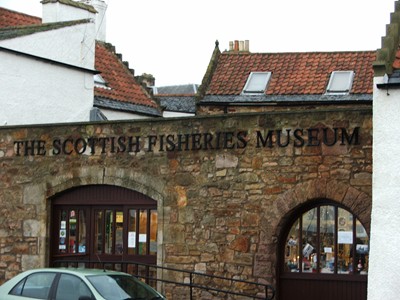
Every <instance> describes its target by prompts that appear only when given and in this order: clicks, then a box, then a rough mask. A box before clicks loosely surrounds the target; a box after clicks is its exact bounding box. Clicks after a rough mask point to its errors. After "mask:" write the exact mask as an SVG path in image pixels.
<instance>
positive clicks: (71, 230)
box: [68, 210, 77, 253]
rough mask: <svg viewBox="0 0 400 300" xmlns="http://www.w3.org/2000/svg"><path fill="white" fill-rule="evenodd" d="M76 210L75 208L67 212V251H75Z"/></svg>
mask: <svg viewBox="0 0 400 300" xmlns="http://www.w3.org/2000/svg"><path fill="white" fill-rule="evenodd" d="M76 219H77V218H76V212H75V210H71V211H70V212H69V220H68V224H69V226H68V245H69V251H68V252H69V253H75V252H76V225H77V224H76V223H77V222H76Z"/></svg>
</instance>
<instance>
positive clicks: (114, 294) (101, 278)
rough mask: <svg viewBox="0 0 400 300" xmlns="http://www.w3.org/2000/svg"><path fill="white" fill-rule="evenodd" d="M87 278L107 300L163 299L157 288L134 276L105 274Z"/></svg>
mask: <svg viewBox="0 0 400 300" xmlns="http://www.w3.org/2000/svg"><path fill="white" fill-rule="evenodd" d="M87 278H88V280H89V281H90V282H91V284H92V285H93V286H94V288H95V289H96V290H97V291H98V292H99V294H100V295H101V296H102V297H103V298H104V299H107V300H132V299H141V300H142V299H143V300H153V299H154V300H156V299H163V298H162V297H161V296H160V294H158V293H157V292H156V291H155V290H153V289H152V288H151V287H149V286H147V285H146V284H144V283H142V282H141V281H139V280H137V279H136V278H134V277H133V276H127V275H107V274H104V275H96V276H88V277H87Z"/></svg>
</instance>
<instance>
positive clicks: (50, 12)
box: [42, 2, 95, 23]
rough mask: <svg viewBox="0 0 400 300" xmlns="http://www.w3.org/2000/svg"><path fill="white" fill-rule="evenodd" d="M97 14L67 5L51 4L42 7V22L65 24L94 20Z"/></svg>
mask: <svg viewBox="0 0 400 300" xmlns="http://www.w3.org/2000/svg"><path fill="white" fill-rule="evenodd" d="M94 18H95V14H94V13H91V12H90V11H88V10H86V9H82V8H79V7H75V6H71V5H65V4H62V3H60V2H54V3H52V2H50V3H46V4H43V5H42V22H43V23H52V22H64V21H72V20H82V19H94Z"/></svg>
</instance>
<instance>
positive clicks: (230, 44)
mask: <svg viewBox="0 0 400 300" xmlns="http://www.w3.org/2000/svg"><path fill="white" fill-rule="evenodd" d="M229 51H233V41H230V42H229Z"/></svg>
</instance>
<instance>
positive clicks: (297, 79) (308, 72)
mask: <svg viewBox="0 0 400 300" xmlns="http://www.w3.org/2000/svg"><path fill="white" fill-rule="evenodd" d="M375 58H376V52H375V51H357V52H304V53H248V52H244V53H237V52H236V53H231V52H224V53H222V54H221V55H220V57H219V61H218V64H217V67H216V69H215V71H214V74H213V76H212V79H211V82H210V84H209V86H208V89H207V91H206V94H207V95H239V94H240V93H241V92H242V90H243V87H244V85H245V84H246V80H247V78H248V76H249V74H250V72H256V71H257V72H272V76H271V80H270V82H269V85H268V88H267V90H266V94H267V95H311V94H324V93H325V92H326V86H327V84H328V81H329V78H330V74H331V72H332V71H339V70H353V71H354V72H355V77H354V82H353V87H352V90H351V93H353V94H372V89H373V69H372V62H373V61H374V60H375Z"/></svg>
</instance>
